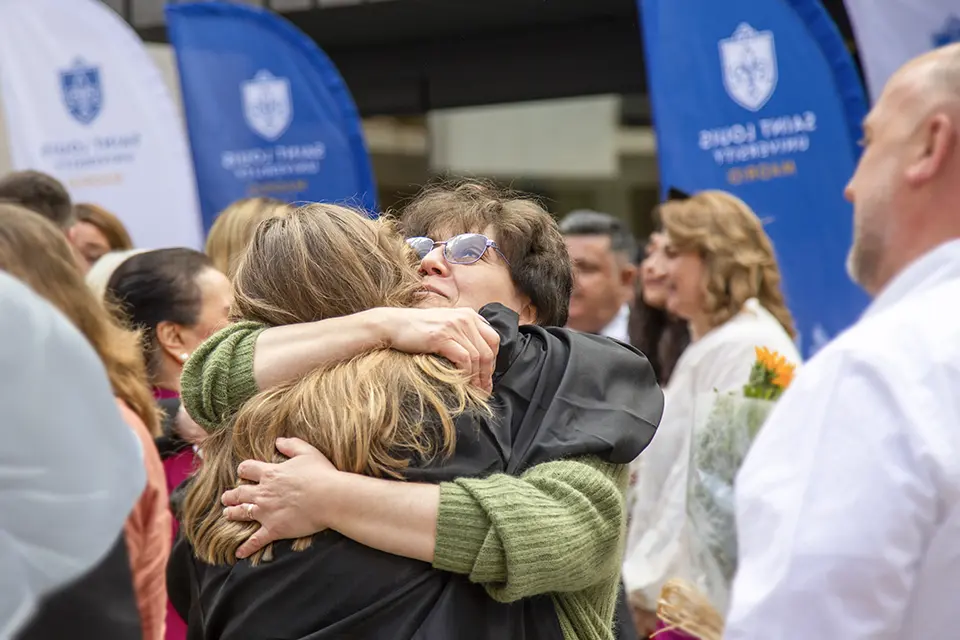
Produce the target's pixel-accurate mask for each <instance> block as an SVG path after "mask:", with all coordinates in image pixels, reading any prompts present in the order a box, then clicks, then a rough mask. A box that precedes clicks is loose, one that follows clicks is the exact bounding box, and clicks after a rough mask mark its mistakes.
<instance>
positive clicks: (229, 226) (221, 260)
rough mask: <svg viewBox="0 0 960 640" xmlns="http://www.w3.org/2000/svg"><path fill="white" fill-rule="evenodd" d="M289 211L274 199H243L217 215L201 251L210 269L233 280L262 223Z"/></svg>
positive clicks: (287, 207)
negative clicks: (206, 256) (209, 261)
mask: <svg viewBox="0 0 960 640" xmlns="http://www.w3.org/2000/svg"><path fill="white" fill-rule="evenodd" d="M289 210H292V208H291V207H290V206H289V205H288V204H287V203H285V202H283V201H282V200H277V199H275V198H244V199H242V200H237V201H236V202H234V203H233V204H231V205H230V206H229V207H227V208H226V209H224V210H223V211H221V212H220V214H219V215H218V216H217V219H216V220H214V221H213V226H212V227H210V234H209V235H208V236H207V244H206V248H205V252H206V254H207V255H208V256H209V257H210V260H212V261H213V266H214V267H216V268H217V269H219V270H220V271H222V272H223V273H225V274H226V275H227V277H229V278H230V279H233V274H234V271H235V270H236V267H237V262H238V261H239V259H240V257H241V256H242V255H243V251H244V249H246V247H247V245H248V244H250V239H251V238H252V237H253V232H254V231H255V230H256V228H257V225H258V224H260V222H262V221H263V220H266V219H267V218H269V217H271V216H273V215H276V214H277V213H279V212H283V211H289Z"/></svg>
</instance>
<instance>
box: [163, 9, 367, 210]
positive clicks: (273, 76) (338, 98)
mask: <svg viewBox="0 0 960 640" xmlns="http://www.w3.org/2000/svg"><path fill="white" fill-rule="evenodd" d="M166 15H167V30H168V34H169V40H170V44H171V45H173V48H174V50H175V52H176V56H177V67H178V69H179V72H180V86H181V88H182V91H183V104H184V110H185V112H186V118H187V130H188V132H189V134H190V146H191V149H192V152H193V162H194V166H195V169H196V173H197V187H198V190H199V194H200V205H201V210H202V214H203V221H204V227H205V228H206V229H209V228H210V225H211V224H213V220H214V218H215V217H216V215H217V214H218V213H219V212H220V211H221V210H222V209H223V208H224V207H226V206H227V205H229V204H230V203H231V202H234V201H235V200H238V199H240V198H244V197H249V196H270V197H275V198H280V199H282V200H287V201H290V202H297V201H309V202H337V203H347V204H352V205H354V206H359V207H362V208H364V209H365V210H366V211H368V212H370V213H371V215H373V214H374V212H375V211H376V206H377V205H376V185H375V182H374V178H373V171H372V169H371V166H370V157H369V155H368V153H367V149H366V145H365V143H364V139H363V130H362V128H361V124H360V117H359V115H358V114H357V109H356V106H355V105H354V103H353V98H352V97H351V95H350V92H349V91H348V90H347V86H346V84H344V82H343V79H342V78H341V77H340V74H339V73H338V72H337V69H336V68H335V67H334V66H333V63H331V62H330V59H329V58H328V57H327V56H326V54H324V53H323V51H321V50H320V48H319V47H317V45H316V44H315V43H314V42H313V41H312V40H311V39H310V38H308V37H307V36H306V35H304V34H303V33H302V32H300V31H299V30H298V29H297V28H296V27H294V26H293V25H291V24H290V23H289V22H287V21H286V20H284V19H283V18H281V17H280V16H278V15H276V14H273V13H271V12H269V11H266V10H263V9H259V8H256V7H249V6H243V5H240V4H230V3H223V2H193V3H178V4H168V5H167V6H166Z"/></svg>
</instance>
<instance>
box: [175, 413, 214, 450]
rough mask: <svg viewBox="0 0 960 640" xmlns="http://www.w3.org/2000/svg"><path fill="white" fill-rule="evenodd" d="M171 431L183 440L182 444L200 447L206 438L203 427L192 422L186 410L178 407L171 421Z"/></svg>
mask: <svg viewBox="0 0 960 640" xmlns="http://www.w3.org/2000/svg"><path fill="white" fill-rule="evenodd" d="M173 430H174V431H175V432H176V434H177V435H178V436H180V437H181V438H183V440H184V442H189V443H190V444H192V445H196V446H198V447H199V446H200V445H201V444H202V443H203V441H204V439H205V438H206V437H207V432H206V431H204V430H203V427H201V426H200V425H198V424H197V423H196V422H194V420H193V418H191V417H190V414H189V413H187V410H186V408H185V407H184V406H183V405H180V409H179V410H178V411H177V415H176V417H175V418H174V420H173Z"/></svg>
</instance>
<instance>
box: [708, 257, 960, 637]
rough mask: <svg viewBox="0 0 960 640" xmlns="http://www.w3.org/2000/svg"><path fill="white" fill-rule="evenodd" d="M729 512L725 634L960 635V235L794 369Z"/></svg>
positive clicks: (907, 273)
mask: <svg viewBox="0 0 960 640" xmlns="http://www.w3.org/2000/svg"><path fill="white" fill-rule="evenodd" d="M737 522H738V531H739V536H740V566H739V572H738V574H737V577H736V580H735V581H734V588H733V596H732V603H731V608H730V612H729V615H728V624H727V629H726V632H725V637H726V638H728V639H729V640H810V639H811V638H817V639H821V638H822V639H824V640H833V639H836V640H867V639H869V640H913V639H916V640H932V639H934V638H936V639H937V640H941V639H942V640H947V639H951V638H960V241H953V242H950V243H947V244H944V245H942V246H941V247H939V248H938V249H936V250H935V251H933V252H931V253H929V254H927V255H926V256H925V257H923V258H921V259H920V260H918V261H917V262H915V263H914V264H913V265H911V266H910V267H909V268H907V269H906V270H905V271H904V272H903V273H901V274H900V275H899V277H897V278H896V279H895V280H894V281H893V282H892V283H891V284H890V285H889V286H888V287H887V289H886V290H885V291H884V292H883V293H882V294H881V295H880V296H879V297H878V298H877V299H876V300H875V301H874V303H873V304H872V305H871V306H870V308H869V309H868V310H867V312H866V313H865V315H864V317H863V318H862V319H861V320H860V321H859V322H858V323H857V324H856V325H855V326H854V327H852V328H851V329H849V330H848V331H847V332H845V333H844V334H842V335H840V336H839V337H838V338H837V339H836V340H835V341H834V342H833V343H832V344H830V345H828V346H827V347H825V348H824V349H823V350H822V351H820V352H819V353H818V354H817V355H816V356H815V357H814V358H813V359H812V360H811V361H810V362H809V363H808V364H807V365H806V367H805V368H804V370H803V371H802V372H801V373H800V375H799V376H798V377H797V379H796V380H795V381H794V384H793V386H792V387H791V388H790V390H789V391H788V392H787V393H786V394H784V396H783V398H782V399H781V400H780V403H779V405H778V406H777V408H776V409H775V410H774V413H773V414H772V415H771V417H770V419H769V421H768V423H767V424H766V425H765V426H764V428H763V430H762V432H761V433H760V435H759V436H758V438H757V440H756V442H755V443H754V445H753V448H752V449H751V450H750V454H749V456H748V457H747V461H746V462H745V464H744V466H743V468H742V469H741V472H740V475H739V477H738V480H737Z"/></svg>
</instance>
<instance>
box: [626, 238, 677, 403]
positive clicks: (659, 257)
mask: <svg viewBox="0 0 960 640" xmlns="http://www.w3.org/2000/svg"><path fill="white" fill-rule="evenodd" d="M667 244H668V238H667V234H666V233H664V232H663V231H662V230H657V231H654V232H653V233H651V234H650V238H649V240H647V243H646V245H645V246H644V247H643V250H642V252H641V253H640V260H639V267H638V269H637V273H638V274H639V277H638V278H637V294H636V296H635V299H634V301H633V304H632V305H630V319H629V322H628V325H627V328H628V334H629V336H630V344H632V345H633V346H635V347H636V348H637V349H639V350H640V351H641V352H643V354H644V355H646V356H647V359H648V360H650V364H651V365H652V366H653V370H654V371H655V372H656V374H657V381H658V382H659V383H660V385H661V386H664V387H665V386H667V384H669V382H670V376H671V375H673V370H674V368H675V367H676V366H677V361H678V360H679V359H680V355H681V354H682V353H683V351H684V349H686V348H687V345H688V344H690V330H689V329H688V328H687V322H686V321H685V320H682V319H680V318H678V317H676V316H674V315H672V314H671V313H669V312H668V311H667V294H668V283H667V269H668V267H669V264H668V261H667Z"/></svg>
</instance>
